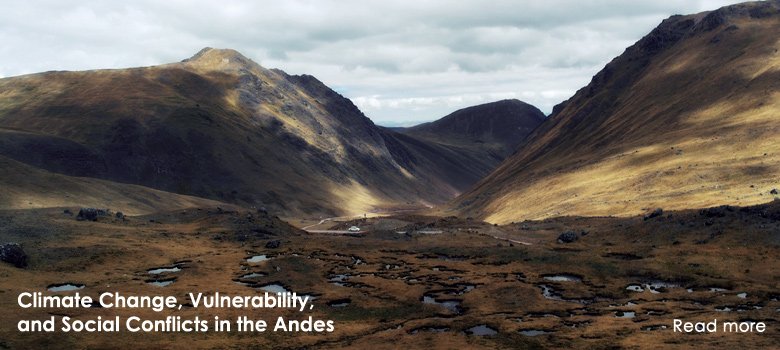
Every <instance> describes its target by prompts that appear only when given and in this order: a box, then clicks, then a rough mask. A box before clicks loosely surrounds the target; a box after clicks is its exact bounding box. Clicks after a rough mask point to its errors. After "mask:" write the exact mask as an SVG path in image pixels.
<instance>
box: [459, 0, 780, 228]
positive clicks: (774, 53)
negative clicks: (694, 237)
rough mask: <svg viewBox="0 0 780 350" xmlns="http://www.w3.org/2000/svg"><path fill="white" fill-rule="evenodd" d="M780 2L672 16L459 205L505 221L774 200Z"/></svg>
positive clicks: (779, 175) (778, 156)
mask: <svg viewBox="0 0 780 350" xmlns="http://www.w3.org/2000/svg"><path fill="white" fill-rule="evenodd" d="M778 9H780V2H778V1H767V2H754V3H745V4H739V5H733V6H728V7H723V8H721V9H718V10H716V11H711V12H705V13H699V14H695V15H688V16H679V15H677V16H672V17H670V18H668V19H666V20H664V21H663V22H662V23H661V24H660V25H659V26H658V27H657V28H655V29H654V30H653V31H652V32H651V33H650V34H648V35H647V36H645V37H644V38H642V39H641V40H639V41H638V42H637V43H636V44H634V45H633V46H631V47H629V48H627V49H626V51H625V52H624V53H623V54H622V55H620V56H619V57H617V58H615V59H614V60H612V62H610V63H609V64H607V65H606V67H604V69H603V70H602V71H601V72H599V73H598V74H596V75H595V76H594V77H593V79H592V81H591V82H590V84H588V85H587V86H586V87H584V88H582V89H580V90H579V91H578V92H577V93H576V94H575V95H574V96H573V97H571V98H570V99H569V100H568V101H566V102H564V103H562V104H560V105H559V106H557V107H556V108H555V109H554V111H553V114H552V115H551V117H550V118H548V120H547V121H545V122H544V123H543V124H542V125H541V126H540V127H539V128H538V129H536V131H534V132H533V134H532V135H531V136H530V137H529V139H528V141H527V143H526V144H524V145H523V146H521V149H520V151H519V152H518V153H517V154H515V155H513V156H511V157H510V158H509V159H508V160H507V161H505V162H504V163H503V164H502V165H501V166H500V167H499V168H498V169H497V170H496V171H495V172H493V173H492V174H491V175H490V176H488V177H487V178H485V179H484V180H482V181H481V182H480V183H479V184H478V185H477V186H475V187H474V188H473V189H471V190H470V191H468V192H467V193H465V194H464V195H462V196H461V197H459V198H458V199H457V200H456V201H455V203H454V207H455V208H456V209H457V211H459V212H463V213H469V214H472V215H477V216H481V217H483V218H485V219H487V220H489V221H491V222H500V223H503V222H510V221H517V220H522V219H533V218H545V217H551V216H560V215H635V214H639V213H642V212H643V211H646V210H649V209H651V208H655V207H663V208H670V209H683V208H697V207H698V208H701V207H708V206H714V205H719V204H737V205H749V204H755V203H762V202H766V201H769V200H771V199H772V197H773V194H772V193H770V192H771V190H772V189H773V188H774V187H777V186H780V167H778V163H779V162H780V153H778V149H780V123H778V119H777V118H778V112H780V53H778V50H779V49H780V42H779V41H778V36H777V33H780V14H779V13H778ZM775 193H776V192H775Z"/></svg>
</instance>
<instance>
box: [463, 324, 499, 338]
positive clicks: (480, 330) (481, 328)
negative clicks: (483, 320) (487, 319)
mask: <svg viewBox="0 0 780 350" xmlns="http://www.w3.org/2000/svg"><path fill="white" fill-rule="evenodd" d="M465 332H466V334H471V335H479V336H490V335H496V334H498V331H497V330H495V329H493V328H492V327H490V326H488V325H485V324H481V325H477V326H474V327H471V328H469V329H467V330H465Z"/></svg>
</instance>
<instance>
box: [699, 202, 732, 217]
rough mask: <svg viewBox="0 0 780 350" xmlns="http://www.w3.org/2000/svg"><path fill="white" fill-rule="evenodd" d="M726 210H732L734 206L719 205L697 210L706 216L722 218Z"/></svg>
mask: <svg viewBox="0 0 780 350" xmlns="http://www.w3.org/2000/svg"><path fill="white" fill-rule="evenodd" d="M726 211H734V208H731V207H729V206H725V205H724V206H721V207H715V208H707V209H702V210H701V211H699V215H702V216H705V217H708V218H722V217H724V216H726Z"/></svg>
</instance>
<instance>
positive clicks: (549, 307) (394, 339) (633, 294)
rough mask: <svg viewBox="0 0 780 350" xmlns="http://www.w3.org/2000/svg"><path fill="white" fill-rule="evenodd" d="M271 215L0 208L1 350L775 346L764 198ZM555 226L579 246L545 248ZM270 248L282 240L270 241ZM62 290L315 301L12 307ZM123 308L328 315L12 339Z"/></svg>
mask: <svg viewBox="0 0 780 350" xmlns="http://www.w3.org/2000/svg"><path fill="white" fill-rule="evenodd" d="M273 225H275V224H273V223H272V222H271V223H269V222H268V221H262V220H258V219H257V214H256V213H247V212H230V211H218V210H208V209H202V210H194V209H193V210H188V211H178V212H171V213H164V214H158V215H153V216H139V217H129V218H126V219H124V220H122V219H116V218H114V217H110V218H109V217H104V218H100V219H99V220H98V221H97V222H89V221H76V220H75V218H74V217H73V216H71V215H65V214H63V210H62V209H39V210H16V211H2V212H0V240H1V241H2V242H7V241H14V242H19V243H21V244H22V245H23V246H24V248H25V250H26V252H27V254H28V255H29V256H30V266H29V267H28V268H26V269H18V268H15V267H13V266H11V265H9V264H2V265H0V276H2V279H0V307H2V310H4V311H5V312H3V313H2V314H0V324H1V325H2V326H1V327H0V348H105V347H115V346H119V345H125V346H130V345H132V346H133V347H135V348H172V349H178V348H186V349H192V348H290V349H294V348H360V349H363V348H369V347H370V348H374V349H380V348H590V349H599V348H604V349H606V348H610V349H613V348H668V347H677V346H683V347H695V348H735V347H737V346H739V347H743V348H772V347H774V346H777V344H779V343H780V329H779V328H778V319H779V318H780V301H778V298H780V292H778V281H780V272H778V269H777V267H778V266H780V265H779V264H778V256H780V204H777V203H773V204H768V205H763V206H757V207H749V208H734V207H722V208H714V209H710V210H704V211H683V212H673V213H663V214H662V215H659V216H656V217H653V218H649V219H647V220H643V218H641V217H638V218H579V217H571V218H556V219H549V220H544V221H533V222H522V223H514V224H510V225H505V226H494V225H490V224H487V223H483V222H478V221H473V220H468V219H462V218H454V217H449V218H438V217H426V216H415V215H405V214H399V215H397V216H392V217H375V218H367V219H355V220H352V221H346V222H337V221H334V222H324V223H322V224H321V225H320V226H326V227H324V228H327V229H332V230H342V229H344V228H345V227H350V226H353V225H355V226H359V227H361V229H363V231H364V233H361V234H356V235H328V234H309V233H305V232H304V231H298V230H296V229H292V228H285V227H281V226H278V225H277V226H274V227H275V228H273V229H271V228H269V227H271V226H273ZM318 228H320V227H319V226H318ZM566 231H571V232H573V233H574V235H576V236H577V237H578V239H577V240H576V241H574V242H572V243H560V242H558V241H557V239H558V236H559V235H560V234H561V233H563V232H566ZM274 241H278V246H276V244H275V243H272V244H270V245H268V246H267V244H268V243H269V242H274ZM275 246H276V247H275ZM260 255H264V257H259V256H260ZM255 256H258V257H256V258H255V259H251V258H252V257H255ZM155 268H164V270H161V271H153V270H154V269H155ZM150 270H151V271H150ZM152 272H153V273H152ZM169 282H170V284H167V283H169ZM62 283H72V284H83V285H85V287H84V288H83V289H80V290H78V292H79V293H81V294H82V295H84V294H86V295H90V296H93V297H96V296H97V295H98V294H100V293H102V292H114V291H119V292H121V293H124V294H128V295H175V296H177V297H178V298H179V300H187V293H189V292H195V293H197V292H202V293H213V292H216V291H218V292H220V293H225V294H230V295H254V294H256V293H259V292H262V291H263V288H268V286H269V285H276V287H283V288H285V289H287V290H290V291H294V292H297V293H299V294H307V295H311V296H314V297H316V300H314V301H313V303H314V308H313V309H312V310H311V311H306V312H303V313H300V312H296V311H289V310H277V309H274V310H270V309H259V310H254V311H242V310H209V309H197V310H196V309H193V308H188V307H185V308H183V309H182V310H177V311H171V312H169V311H164V312H161V313H156V312H153V311H144V312H140V313H139V312H138V311H130V310H106V309H102V308H89V309H21V308H19V307H18V306H17V304H16V303H17V299H16V297H17V296H18V294H19V293H22V292H25V291H41V292H45V291H46V288H47V286H51V285H55V284H62ZM155 284H167V285H166V286H164V287H160V286H157V285H155ZM72 293H73V292H58V293H56V294H60V295H67V294H72ZM47 294H55V293H47ZM131 314H137V315H138V316H141V317H144V318H150V319H159V318H164V317H165V316H168V315H176V316H181V317H182V318H192V317H195V316H200V317H201V318H204V317H205V318H207V319H210V318H212V317H213V316H220V318H222V319H235V318H236V317H238V316H240V315H246V316H249V317H250V318H254V319H265V320H269V321H272V320H275V319H276V317H277V316H279V315H282V316H286V317H289V318H291V319H306V318H308V316H313V317H314V318H315V319H316V318H318V319H326V320H328V319H329V320H334V321H335V331H334V332H332V333H318V334H316V333H292V334H290V333H281V332H276V333H274V332H265V333H237V332H232V333H205V334H197V333H194V334H183V333H154V334H133V333H128V332H120V333H103V334H89V333H67V334H66V333H62V332H56V333H37V334H21V333H19V332H17V331H16V329H15V325H16V323H17V322H18V320H19V319H36V318H37V319H42V318H47V317H50V316H51V315H56V316H57V317H60V316H65V315H67V316H71V317H74V318H80V319H86V318H94V317H97V316H102V317H104V318H108V317H113V316H115V315H119V316H121V317H127V316H129V315H131ZM674 319H682V320H684V321H691V322H698V321H705V322H709V321H712V320H713V319H718V320H719V321H749V322H764V323H766V324H767V330H766V332H764V333H762V334H758V333H745V334H724V333H717V334H698V333H693V334H681V333H675V332H673V331H672V329H671V327H672V324H673V320H674ZM269 323H270V322H269Z"/></svg>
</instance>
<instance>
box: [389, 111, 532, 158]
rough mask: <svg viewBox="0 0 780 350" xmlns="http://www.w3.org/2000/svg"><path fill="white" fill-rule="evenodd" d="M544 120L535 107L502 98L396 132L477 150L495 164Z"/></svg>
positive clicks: (515, 147) (514, 148)
mask: <svg viewBox="0 0 780 350" xmlns="http://www.w3.org/2000/svg"><path fill="white" fill-rule="evenodd" d="M544 119H545V115H544V113H542V111H540V110H539V109H538V108H536V107H534V106H532V105H529V104H527V103H525V102H522V101H519V100H502V101H496V102H491V103H485V104H481V105H478V106H472V107H467V108H463V109H460V110H457V111H455V112H453V113H451V114H449V115H447V116H445V117H444V118H441V119H439V120H436V121H433V122H430V123H425V124H420V125H417V126H414V127H411V128H405V129H401V130H400V132H402V133H404V134H407V135H411V136H415V137H418V138H423V139H427V140H434V141H436V142H438V143H441V144H445V145H451V146H455V147H461V148H464V149H466V150H478V151H479V152H481V153H483V155H484V156H483V157H480V158H481V159H483V160H484V161H485V162H486V163H488V166H489V167H491V168H492V167H495V166H497V165H498V163H500V162H501V161H502V160H504V159H505V158H506V157H508V156H509V155H510V154H512V153H513V152H514V151H515V150H516V149H517V146H518V145H519V144H520V143H521V142H523V141H525V140H526V138H527V137H528V135H529V134H530V133H531V132H532V131H533V130H534V129H536V127H538V126H539V124H541V123H542V122H543V121H544Z"/></svg>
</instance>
